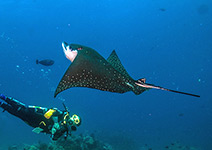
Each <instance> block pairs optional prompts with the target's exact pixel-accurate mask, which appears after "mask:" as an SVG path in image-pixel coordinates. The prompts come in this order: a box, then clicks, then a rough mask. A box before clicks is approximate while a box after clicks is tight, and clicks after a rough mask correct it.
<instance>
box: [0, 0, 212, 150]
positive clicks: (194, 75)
mask: <svg viewBox="0 0 212 150" xmlns="http://www.w3.org/2000/svg"><path fill="white" fill-rule="evenodd" d="M211 27H212V1H211V0H201V1H199V0H179V1H175V0H169V1H166V0H157V1H156V0H133V1H132V0H131V1H130V0H125V1H121V0H90V1H83V0H77V1H74V0H60V1H59V0H45V1H43V0H7V1H3V0H1V1H0V54H1V59H0V71H1V73H0V93H3V94H5V95H8V96H12V97H14V98H16V99H18V100H20V101H21V102H23V103H26V104H30V105H38V106H45V107H58V108H60V109H63V106H62V101H64V100H65V103H66V105H67V106H68V107H69V109H70V111H71V113H77V114H79V115H80V116H81V117H82V125H81V126H80V127H79V129H78V131H77V132H75V133H74V134H80V133H94V134H95V135H96V136H97V137H98V138H99V139H101V140H103V141H106V142H108V143H109V144H111V145H113V146H114V148H115V149H122V150H125V149H126V150H130V149H135V150H140V149H141V147H142V146H143V145H145V144H146V145H148V146H149V147H150V148H152V149H157V150H160V149H164V147H165V146H166V145H169V144H170V143H172V142H179V143H181V144H182V145H188V146H193V147H197V148H198V149H200V150H210V149H211V147H212V144H211V141H212V128H211V126H212V101H211V99H212V96H211V93H210V92H211V91H210V90H211V87H210V86H211V85H212V82H211V76H212V71H211V69H210V68H211V67H210V66H212V42H211V39H212V28H211ZM63 41H66V42H68V43H77V44H82V45H86V46H89V47H92V48H94V49H95V50H97V51H98V52H99V53H100V54H101V55H102V56H103V57H105V58H107V57H108V56H109V55H110V53H111V52H112V50H113V49H115V50H116V52H117V54H118V56H119V58H120V59H121V61H122V64H123V65H124V67H125V68H126V70H127V71H128V73H129V74H130V75H131V76H132V77H133V78H134V79H140V78H143V77H145V78H146V79H147V83H151V84H155V85H160V86H163V87H167V88H170V89H174V90H180V91H185V92H190V93H194V94H199V95H200V96H201V97H200V98H195V97H190V96H186V95H180V94H175V93H171V92H165V91H159V90H149V91H146V92H144V93H143V94H141V95H138V96H136V95H134V93H132V92H128V93H125V94H117V93H109V92H102V91H99V90H94V89H88V88H72V89H69V90H66V91H64V92H62V93H60V94H59V95H58V97H57V98H54V97H53V96H54V91H55V89H56V87H57V85H58V83H59V81H60V79H61V78H62V76H63V74H64V73H65V71H66V69H67V68H68V66H69V65H70V61H69V60H67V59H66V58H65V56H64V53H63V50H62V47H61V43H62V42H63ZM36 59H39V60H42V59H53V60H54V61H55V64H54V65H53V66H50V67H46V66H42V65H37V64H36V63H35V61H36ZM38 141H44V142H49V141H50V139H49V136H48V135H44V134H38V135H37V134H35V133H32V128H31V127H29V126H28V125H26V124H25V123H24V122H23V121H22V120H20V119H18V118H16V117H14V116H12V115H10V114H9V113H7V112H4V113H0V149H1V148H5V147H8V146H10V145H13V144H20V143H22V144H32V143H35V142H38Z"/></svg>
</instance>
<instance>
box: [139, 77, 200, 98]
mask: <svg viewBox="0 0 212 150" xmlns="http://www.w3.org/2000/svg"><path fill="white" fill-rule="evenodd" d="M135 84H136V85H138V86H141V87H144V88H147V89H160V90H163V91H170V92H174V93H180V94H185V95H190V96H194V97H200V96H199V95H196V94H191V93H186V92H180V91H175V90H171V89H166V88H163V87H160V86H155V85H152V84H147V83H141V82H139V81H137V82H135Z"/></svg>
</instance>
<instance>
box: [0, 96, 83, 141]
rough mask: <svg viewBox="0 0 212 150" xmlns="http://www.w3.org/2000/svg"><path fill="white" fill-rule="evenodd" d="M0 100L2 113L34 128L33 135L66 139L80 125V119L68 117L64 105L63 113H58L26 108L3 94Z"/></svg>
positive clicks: (56, 110)
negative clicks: (10, 115)
mask: <svg viewBox="0 0 212 150" xmlns="http://www.w3.org/2000/svg"><path fill="white" fill-rule="evenodd" d="M0 99H2V100H3V101H4V102H3V101H0V107H1V108H3V111H7V112H9V113H10V114H12V115H14V116H16V117H18V118H20V119H22V120H23V121H24V122H26V123H27V124H28V125H30V126H32V127H33V128H34V129H33V130H32V131H33V132H35V133H40V132H43V133H46V134H51V138H52V140H57V139H58V138H60V137H61V136H62V135H64V138H65V139H66V138H67V136H68V135H70V134H71V131H76V130H77V127H78V126H79V125H80V124H81V118H80V117H79V116H77V115H76V114H74V115H72V116H70V115H69V111H68V108H67V107H66V106H65V105H64V103H63V106H64V107H65V111H60V110H58V109H57V108H44V107H39V106H27V105H25V104H23V103H21V102H19V101H17V100H15V99H14V98H11V97H7V96H5V95H3V94H0Z"/></svg>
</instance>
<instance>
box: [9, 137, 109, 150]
mask: <svg viewBox="0 0 212 150" xmlns="http://www.w3.org/2000/svg"><path fill="white" fill-rule="evenodd" d="M8 150H113V149H112V147H111V146H110V145H109V144H106V143H104V142H102V141H99V140H97V139H96V138H95V137H94V135H93V134H91V135H72V136H70V137H68V138H67V139H64V138H60V139H59V140H57V141H52V142H50V143H49V144H46V143H40V142H39V143H38V144H34V145H24V146H21V147H20V146H11V147H9V148H8Z"/></svg>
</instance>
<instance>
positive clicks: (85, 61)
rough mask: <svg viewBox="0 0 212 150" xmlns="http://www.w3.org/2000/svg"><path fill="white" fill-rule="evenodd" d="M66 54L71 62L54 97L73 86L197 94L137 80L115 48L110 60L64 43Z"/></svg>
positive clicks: (120, 91)
mask: <svg viewBox="0 0 212 150" xmlns="http://www.w3.org/2000/svg"><path fill="white" fill-rule="evenodd" d="M62 47H63V51H64V53H65V56H66V57H67V58H68V59H69V60H70V61H71V62H72V63H71V65H70V66H69V68H68V69H67V71H66V73H65V74H64V76H63V78H62V79H61V81H60V83H59V85H58V86H57V89H56V91H55V94H54V97H56V96H57V94H59V93H60V92H62V91H64V90H66V89H69V88H71V87H88V88H94V89H99V90H102V91H109V92H115V93H125V92H128V91H133V92H134V93H135V94H136V95H139V94H141V93H142V92H144V91H146V90H148V89H160V90H165V91H171V92H175V93H180V94H186V95H190V96H196V97H199V96H198V95H194V94H189V93H184V92H179V91H174V90H170V89H165V88H163V87H159V86H155V85H152V84H147V83H145V81H146V79H145V78H143V79H139V80H134V79H132V78H131V77H130V75H129V74H128V73H127V71H126V70H125V68H124V67H123V65H122V64H121V61H120V60H119V58H118V56H117V54H116V52H115V51H113V52H112V53H111V54H110V56H109V57H108V59H107V60H105V59H104V58H103V57H102V56H101V55H100V54H99V53H97V52H96V51H95V50H93V49H92V48H89V47H86V46H82V45H78V44H70V45H69V44H67V43H65V42H64V43H62Z"/></svg>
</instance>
